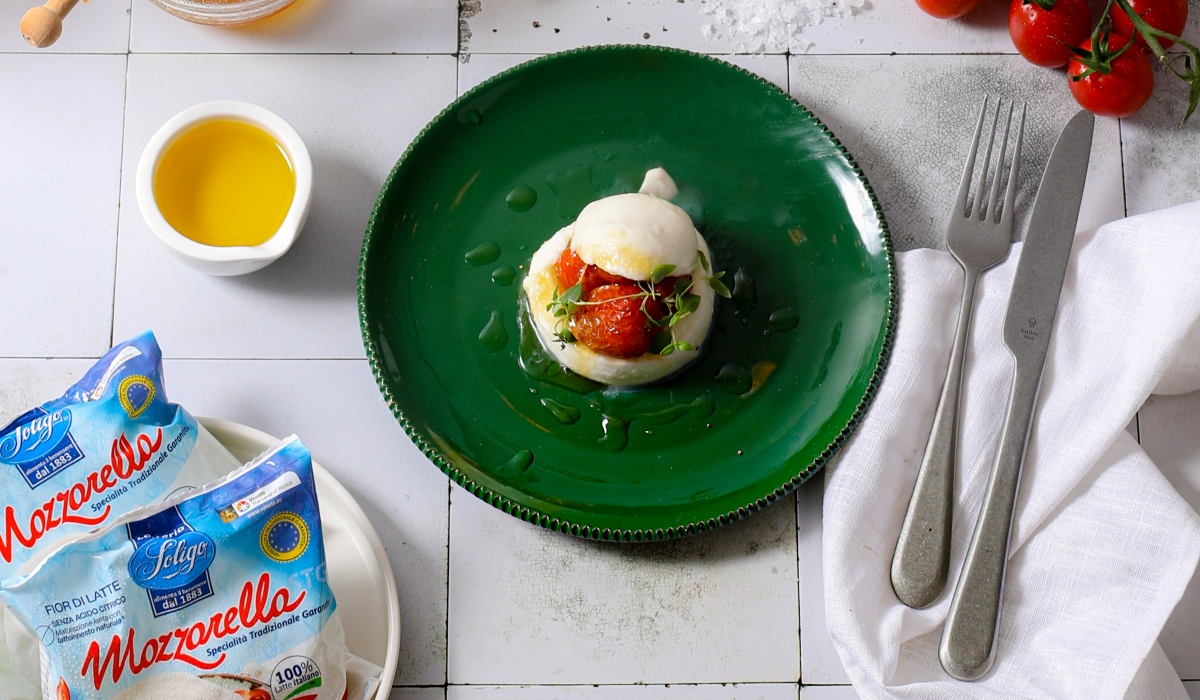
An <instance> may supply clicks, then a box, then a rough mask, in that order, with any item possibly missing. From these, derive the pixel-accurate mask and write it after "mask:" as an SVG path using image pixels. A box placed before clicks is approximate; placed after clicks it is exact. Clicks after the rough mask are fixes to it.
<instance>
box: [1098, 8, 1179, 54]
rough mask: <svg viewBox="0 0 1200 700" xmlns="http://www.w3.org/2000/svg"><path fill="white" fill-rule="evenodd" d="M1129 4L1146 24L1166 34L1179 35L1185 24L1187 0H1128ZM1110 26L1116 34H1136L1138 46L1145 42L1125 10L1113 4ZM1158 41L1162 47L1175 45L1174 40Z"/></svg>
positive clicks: (1166, 47) (1167, 47)
mask: <svg viewBox="0 0 1200 700" xmlns="http://www.w3.org/2000/svg"><path fill="white" fill-rule="evenodd" d="M1129 6H1130V7H1132V8H1133V11H1134V12H1136V13H1138V14H1139V15H1141V16H1142V19H1144V20H1146V24H1149V25H1150V26H1151V27H1154V28H1155V29H1157V30H1159V31H1163V32H1166V33H1168V34H1174V35H1175V36H1180V35H1181V34H1182V33H1183V28H1184V26H1185V25H1186V24H1187V16H1188V0H1129ZM1112 26H1113V31H1114V32H1116V33H1117V34H1124V35H1125V36H1135V35H1136V36H1137V43H1138V45H1139V46H1144V45H1145V44H1146V40H1145V39H1143V38H1142V37H1141V35H1140V34H1138V33H1137V31H1136V30H1135V29H1134V28H1133V22H1132V21H1130V19H1129V16H1128V15H1126V14H1125V10H1122V9H1121V8H1120V7H1119V6H1117V5H1115V4H1114V5H1113V8H1112ZM1158 43H1159V44H1161V45H1162V47H1163V48H1164V49H1169V48H1171V47H1172V46H1174V45H1175V42H1173V41H1168V40H1166V39H1159V40H1158Z"/></svg>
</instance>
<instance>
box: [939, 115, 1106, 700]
mask: <svg viewBox="0 0 1200 700" xmlns="http://www.w3.org/2000/svg"><path fill="white" fill-rule="evenodd" d="M1095 121H1096V118H1095V117H1094V116H1093V115H1092V114H1091V113H1090V112H1085V111H1081V112H1079V113H1078V114H1076V115H1075V116H1074V117H1072V118H1071V120H1070V121H1069V122H1067V125H1066V127H1064V128H1063V131H1062V133H1061V134H1059V137H1058V141H1057V142H1056V143H1055V144H1054V151H1053V152H1052V153H1051V154H1050V162H1049V163H1047V165H1046V171H1045V172H1044V173H1043V174H1042V182H1041V185H1039V187H1038V194H1037V199H1036V200H1035V201H1034V205H1033V214H1032V215H1031V216H1030V219H1029V229H1028V231H1027V232H1026V234H1025V242H1024V244H1023V245H1022V247H1021V257H1020V259H1019V260H1018V262H1017V271H1016V274H1015V275H1014V276H1013V285H1012V291H1011V292H1010V293H1009V299H1008V312H1007V314H1006V316H1005V320H1004V346H1005V347H1006V348H1007V349H1008V351H1009V353H1011V355H1012V357H1013V360H1014V372H1013V380H1012V389H1011V393H1010V394H1009V400H1008V411H1007V414H1006V415H1005V419H1004V428H1003V430H1002V431H1001V435H1000V448H999V450H998V451H997V453H996V461H995V463H994V464H993V465H992V472H991V475H990V476H989V478H988V485H987V490H986V491H985V492H984V497H983V504H982V506H981V507H980V511H979V519H978V520H977V521H976V523H975V532H974V534H973V535H972V536H971V544H970V546H968V548H967V556H966V560H965V561H964V563H963V568H962V571H961V572H960V574H959V577H958V584H957V586H956V587H955V590H954V597H953V598H952V599H951V601H950V611H949V613H948V615H947V616H946V626H945V628H943V630H942V640H941V645H940V647H939V649H938V656H939V658H940V660H941V663H942V668H943V669H945V671H946V673H949V674H950V675H951V676H953V677H955V678H957V679H959V680H976V679H979V678H981V677H983V675H984V674H986V673H987V672H988V670H990V669H991V667H992V664H993V662H994V661H995V658H996V639H997V636H998V634H997V633H998V631H999V620H1000V605H1001V602H1002V600H1003V597H1004V573H1005V567H1006V564H1007V562H1008V544H1009V542H1008V540H1009V535H1010V534H1011V532H1012V521H1013V512H1014V510H1015V506H1016V499H1017V486H1018V485H1019V483H1020V478H1021V467H1022V465H1023V463H1024V461H1025V448H1026V445H1027V442H1028V439H1029V429H1030V427H1031V425H1032V424H1033V414H1034V406H1035V404H1036V402H1037V394H1038V387H1039V386H1040V384H1041V379H1042V370H1043V369H1044V368H1045V364H1046V353H1047V351H1048V350H1049V348H1050V335H1051V329H1052V328H1053V325H1054V316H1055V314H1056V313H1057V311H1058V300H1059V296H1060V295H1061V293H1062V287H1063V280H1064V278H1065V277H1066V274H1067V263H1068V261H1069V260H1070V256H1071V245H1072V243H1073V242H1074V239H1075V226H1076V224H1077V223H1078V221H1079V206H1080V203H1081V202H1082V200H1083V187H1084V183H1085V181H1086V179H1087V168H1088V161H1089V160H1090V156H1091V150H1092V130H1093V128H1094V126H1095Z"/></svg>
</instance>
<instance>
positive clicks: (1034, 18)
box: [1008, 0, 1187, 68]
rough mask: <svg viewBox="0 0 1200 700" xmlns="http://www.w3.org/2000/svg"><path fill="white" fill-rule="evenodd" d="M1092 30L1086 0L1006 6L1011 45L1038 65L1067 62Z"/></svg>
mask: <svg viewBox="0 0 1200 700" xmlns="http://www.w3.org/2000/svg"><path fill="white" fill-rule="evenodd" d="M1184 2H1187V0H1184ZM1047 5H1049V7H1046V6H1047ZM1091 33H1092V11H1091V10H1090V9H1088V1H1087V0H1012V5H1010V6H1009V8H1008V34H1009V36H1011V37H1012V42H1013V45H1014V46H1016V47H1017V51H1020V52H1021V55H1022V56H1024V57H1025V60H1027V61H1029V62H1030V63H1032V64H1034V65H1037V66H1043V67H1045V68H1057V67H1059V66H1065V65H1067V63H1068V62H1069V61H1070V60H1071V56H1072V55H1073V54H1072V53H1071V47H1072V46H1078V45H1079V44H1080V42H1082V41H1083V40H1084V39H1086V38H1088V36H1089V35H1091Z"/></svg>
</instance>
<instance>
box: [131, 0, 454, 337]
mask: <svg viewBox="0 0 1200 700" xmlns="http://www.w3.org/2000/svg"><path fill="white" fill-rule="evenodd" d="M149 9H151V10H153V9H154V8H153V7H151V8H149ZM455 65H456V64H455V61H454V58H453V57H450V56H300V55H286V56H257V55H255V56H246V55H237V56H229V55H203V54H184V55H165V54H147V55H143V54H134V55H133V56H131V57H130V59H129V88H128V92H127V98H126V104H127V117H126V119H125V145H124V153H125V157H124V162H125V164H126V168H125V177H124V178H123V181H122V187H121V225H120V244H119V246H118V248H117V250H118V252H117V294H116V299H117V301H116V312H115V316H116V320H115V333H116V337H118V338H123V337H126V336H129V335H133V334H134V333H137V332H138V331H140V330H142V329H144V328H153V329H154V330H155V332H157V333H159V334H160V335H161V336H162V337H163V342H164V345H165V346H166V347H167V350H166V351H165V352H166V354H167V355H168V356H171V357H253V358H273V357H294V358H313V357H321V358H359V357H363V356H364V354H363V346H362V340H361V339H360V337H359V334H358V316H357V305H358V302H357V298H356V296H355V295H356V288H357V286H356V285H357V275H358V255H359V251H360V249H361V247H362V235H363V231H364V230H365V229H366V225H367V217H368V216H369V215H370V213H371V207H372V205H373V204H374V202H375V195H376V194H377V193H378V192H379V188H380V186H382V185H383V180H384V178H385V177H387V174H388V171H390V170H391V168H392V166H393V165H394V164H395V162H396V159H397V158H399V156H400V154H401V153H403V152H404V148H405V146H407V145H408V142H409V141H411V140H412V138H413V137H414V136H416V134H417V132H418V131H420V129H421V127H423V126H424V125H425V123H426V122H428V121H429V119H431V118H432V117H433V116H434V115H436V114H437V113H438V112H439V111H440V110H441V109H442V107H444V106H445V105H446V103H448V102H449V101H450V100H452V99H454V95H455V93H454V75H455ZM214 99H236V100H246V101H249V102H254V103H257V104H260V105H262V106H264V107H266V108H267V109H270V110H272V111H274V112H275V113H277V114H279V115H280V116H281V117H283V118H284V119H285V120H287V121H288V122H289V123H290V124H291V125H292V126H293V127H295V128H296V130H297V131H299V132H300V136H301V138H303V139H304V141H305V143H306V145H307V146H308V149H309V153H310V154H311V155H312V160H313V171H314V181H313V201H312V207H311V209H310V213H309V217H308V223H307V225H306V226H305V229H304V233H303V235H301V236H300V238H299V239H298V240H297V242H296V244H295V246H294V247H293V248H292V250H291V251H290V252H289V253H288V254H287V256H286V257H284V258H283V259H282V260H280V261H279V262H278V263H275V264H274V265H271V266H269V267H267V268H266V269H264V270H262V271H261V272H259V273H257V274H254V275H247V276H244V277H232V278H230V277H212V276H209V275H206V274H203V273H201V272H196V271H194V270H191V269H189V268H185V267H183V266H181V265H179V264H177V263H176V262H175V261H174V260H173V259H172V258H171V257H170V255H169V254H168V253H167V252H166V250H165V249H164V248H163V246H162V245H160V244H159V242H158V240H157V239H156V238H154V236H153V235H152V234H151V233H150V230H149V228H148V227H147V226H146V224H145V222H144V221H143V220H142V217H141V214H140V213H139V212H138V207H137V198H136V196H135V194H134V188H133V177H132V175H133V172H134V168H136V164H137V162H138V159H139V158H140V157H141V153H142V149H143V148H145V145H146V142H147V141H149V140H150V137H151V136H152V135H153V134H154V132H155V131H156V130H157V129H158V128H159V127H160V126H161V125H162V123H163V122H165V121H166V120H167V119H169V118H170V117H171V116H172V115H174V114H175V113H177V112H179V111H180V110H182V109H184V108H186V107H189V106H191V105H193V104H196V103H198V102H205V101H208V100H214ZM148 290H154V293H148ZM181 299H203V300H204V303H201V304H195V305H192V306H190V307H189V308H188V313H182V309H181V308H180V300H181Z"/></svg>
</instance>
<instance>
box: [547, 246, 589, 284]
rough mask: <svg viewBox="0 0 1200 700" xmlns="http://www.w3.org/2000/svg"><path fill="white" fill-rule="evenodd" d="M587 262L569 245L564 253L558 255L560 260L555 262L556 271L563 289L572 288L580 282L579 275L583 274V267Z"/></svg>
mask: <svg viewBox="0 0 1200 700" xmlns="http://www.w3.org/2000/svg"><path fill="white" fill-rule="evenodd" d="M584 267H586V264H585V263H584V262H583V260H581V259H580V258H579V256H578V255H576V254H575V251H573V250H571V247H570V246H567V248H566V249H565V250H563V252H562V255H560V256H558V262H556V263H555V264H554V272H555V274H557V275H558V283H559V285H560V286H561V287H562V288H563V289H570V288H571V287H574V286H575V285H576V284H578V283H579V277H580V276H581V275H582V274H583V268H584Z"/></svg>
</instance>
